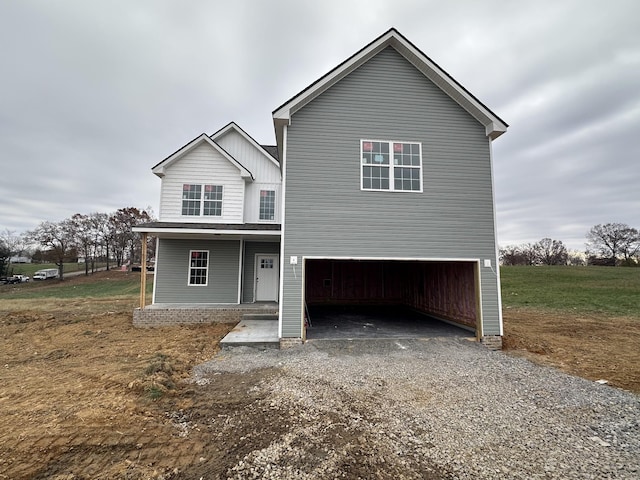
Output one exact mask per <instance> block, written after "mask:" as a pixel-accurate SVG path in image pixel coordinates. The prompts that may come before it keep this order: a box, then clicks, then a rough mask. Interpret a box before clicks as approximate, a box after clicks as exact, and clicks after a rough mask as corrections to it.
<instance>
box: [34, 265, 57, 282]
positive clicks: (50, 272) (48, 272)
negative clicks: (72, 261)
mask: <svg viewBox="0 0 640 480" xmlns="http://www.w3.org/2000/svg"><path fill="white" fill-rule="evenodd" d="M50 278H58V269H57V268H45V269H44V270H38V271H37V272H36V273H34V274H33V279H34V280H48V279H50Z"/></svg>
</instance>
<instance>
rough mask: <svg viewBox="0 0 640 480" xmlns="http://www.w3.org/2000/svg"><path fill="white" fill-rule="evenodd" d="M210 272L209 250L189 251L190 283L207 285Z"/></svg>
mask: <svg viewBox="0 0 640 480" xmlns="http://www.w3.org/2000/svg"><path fill="white" fill-rule="evenodd" d="M208 273H209V251H208V250H191V251H190V252H189V285H200V286H206V285H207V279H208V276H209V275H208Z"/></svg>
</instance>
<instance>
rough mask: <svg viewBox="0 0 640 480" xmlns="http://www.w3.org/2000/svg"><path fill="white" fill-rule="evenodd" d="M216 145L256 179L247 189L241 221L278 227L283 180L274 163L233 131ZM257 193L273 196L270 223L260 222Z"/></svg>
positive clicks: (223, 136) (217, 140) (217, 141)
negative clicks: (272, 211) (272, 191)
mask: <svg viewBox="0 0 640 480" xmlns="http://www.w3.org/2000/svg"><path fill="white" fill-rule="evenodd" d="M216 143H217V144H218V145H220V146H221V147H222V148H224V149H225V150H226V151H227V152H229V153H230V154H231V155H232V156H233V158H235V159H236V160H238V161H239V162H240V163H241V164H242V165H243V166H244V167H245V168H247V169H248V170H249V171H250V172H251V173H252V174H253V176H254V178H255V181H254V182H252V183H249V184H247V186H246V192H245V207H244V221H245V222H246V223H263V222H264V223H280V210H281V208H280V201H281V200H280V190H281V188H280V187H281V184H282V179H281V174H280V167H279V166H278V165H277V163H276V162H275V161H271V160H270V159H269V158H267V157H265V155H264V153H262V152H261V151H259V150H258V149H257V148H256V147H255V146H254V145H252V144H251V143H250V142H249V141H247V139H246V138H244V137H243V136H242V135H241V134H240V133H238V132H236V131H235V130H229V131H228V132H227V133H225V134H224V135H222V136H221V137H220V138H217V139H216ZM260 190H274V191H275V192H276V210H275V218H274V219H273V220H271V221H264V220H260Z"/></svg>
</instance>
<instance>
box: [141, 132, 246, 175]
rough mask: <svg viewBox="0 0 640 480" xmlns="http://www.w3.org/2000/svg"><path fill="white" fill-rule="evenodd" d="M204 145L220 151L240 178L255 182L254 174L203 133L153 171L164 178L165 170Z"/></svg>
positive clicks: (152, 169)
mask: <svg viewBox="0 0 640 480" xmlns="http://www.w3.org/2000/svg"><path fill="white" fill-rule="evenodd" d="M203 143H205V144H207V145H210V146H211V147H213V148H214V149H215V150H217V151H218V153H220V154H221V155H222V156H223V157H224V158H225V159H227V160H228V161H229V162H230V163H231V164H233V165H234V166H235V167H236V168H237V169H238V170H239V171H240V176H241V177H242V178H244V179H250V180H252V181H253V180H255V178H254V177H253V174H252V173H251V172H250V171H249V170H247V169H246V168H245V167H244V165H242V164H241V163H240V162H238V161H237V160H236V159H235V158H233V157H232V156H231V155H230V154H229V153H228V152H227V151H226V150H225V149H224V148H222V147H221V146H220V145H218V144H217V143H216V142H214V141H213V140H212V139H211V138H209V136H208V135H207V134H206V133H202V134H200V135H198V136H197V137H196V138H194V139H193V140H191V141H190V142H189V143H187V144H186V145H184V146H182V147H180V148H179V149H178V150H177V151H175V152H174V153H172V154H171V155H169V156H168V157H167V158H165V159H164V160H162V161H161V162H160V163H158V164H157V165H155V166H154V167H152V168H151V171H152V172H153V173H155V174H156V175H157V176H158V177H160V178H162V177H164V175H165V170H166V169H167V168H168V167H170V166H171V165H173V164H174V163H175V162H176V161H177V160H179V159H180V158H182V157H183V156H184V155H186V154H187V153H189V152H190V151H192V150H193V149H194V148H196V147H198V146H200V145H202V144H203Z"/></svg>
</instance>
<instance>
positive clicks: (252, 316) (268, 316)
mask: <svg viewBox="0 0 640 480" xmlns="http://www.w3.org/2000/svg"><path fill="white" fill-rule="evenodd" d="M242 319H243V320H272V321H273V320H275V321H276V322H277V321H278V314H277V313H245V314H244V315H242Z"/></svg>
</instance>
